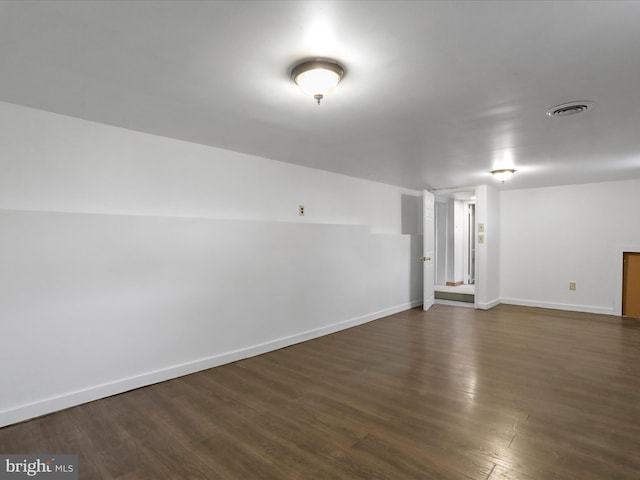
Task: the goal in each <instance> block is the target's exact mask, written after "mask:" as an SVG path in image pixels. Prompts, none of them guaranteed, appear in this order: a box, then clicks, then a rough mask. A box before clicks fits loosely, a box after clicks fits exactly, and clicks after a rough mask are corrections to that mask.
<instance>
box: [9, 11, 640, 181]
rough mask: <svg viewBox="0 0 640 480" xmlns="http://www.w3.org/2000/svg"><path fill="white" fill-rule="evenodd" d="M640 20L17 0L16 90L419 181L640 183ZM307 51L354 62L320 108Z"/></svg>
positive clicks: (153, 127) (85, 110) (12, 31)
mask: <svg viewBox="0 0 640 480" xmlns="http://www.w3.org/2000/svg"><path fill="white" fill-rule="evenodd" d="M639 25H640V2H620V3H618V2H613V1H606V2H596V1H586V2H570V1H553V2H543V1H532V2H525V1H517V2H515V1H514V2H484V1H471V2H453V1H448V2H426V1H425V2H420V1H409V2H402V1H398V0H394V1H378V2H374V1H353V2H349V1H338V2H327V1H320V2H303V1H291V2H286V1H278V2H275V1H251V2H248V1H247V2H243V1H230V2H222V1H215V2H214V1H209V2H207V1H194V2H191V1H157V2H153V1H145V2H143V1H130V2H124V1H121V2H116V1H106V2H101V1H92V2H88V1H86V2H82V1H78V2H76V1H46V2H45V1H38V2H30V1H16V2H11V1H3V2H1V3H0V100H2V101H6V102H10V103H16V104H20V105H26V106H31V107H35V108H39V109H43V110H48V111H52V112H57V113H62V114H66V115H71V116H74V117H80V118H84V119H89V120H93V121H97V122H103V123H106V124H111V125H117V126H122V127H126V128H130V129H134V130H139V131H143V132H150V133H154V134H157V135H163V136H167V137H173V138H178V139H184V140H188V141H192V142H197V143H202V144H207V145H212V146H216V147H222V148H226V149H231V150H236V151H240V152H245V153H250V154H255V155H260V156H263V157H267V158H271V159H275V160H282V161H285V162H291V163H297V164H300V165H306V166H310V167H315V168H319V169H323V170H329V171H333V172H338V173H343V174H347V175H352V176H356V177H361V178H367V179H372V180H377V181H380V182H384V183H390V184H395V185H402V186H406V187H411V188H418V189H422V188H425V187H426V188H437V189H440V188H454V187H460V186H468V185H477V184H482V183H490V184H491V183H494V184H495V182H494V180H493V179H492V178H490V176H489V174H488V173H487V172H488V171H489V170H491V169H492V168H495V167H500V166H505V165H506V166H513V167H514V168H516V169H517V170H518V173H516V175H515V176H514V178H513V179H512V180H510V181H509V182H508V183H505V184H504V185H501V184H496V185H498V186H499V188H504V189H509V188H526V187H537V186H549V185H561V184H571V183H585V182H598V181H607V180H618V179H626V178H640V26H639ZM308 57H329V58H334V59H336V60H339V61H340V62H342V63H343V64H344V66H345V68H346V71H347V73H346V76H345V78H344V80H343V82H342V83H341V84H340V85H339V86H338V88H337V89H336V91H335V92H334V93H333V94H332V95H331V96H328V97H327V98H326V99H325V100H324V101H323V103H322V105H320V106H317V105H316V104H315V102H314V100H313V99H312V98H307V97H305V96H304V95H303V94H302V93H301V92H300V91H299V89H298V88H297V86H296V85H295V84H294V83H293V82H292V81H291V80H290V78H289V72H290V70H291V67H292V66H293V65H294V64H295V63H296V61H298V60H300V59H303V58H308ZM577 100H590V101H593V102H594V105H595V107H594V108H593V109H592V110H590V111H588V112H587V113H584V114H581V115H577V116H572V117H566V118H551V117H548V116H546V115H545V111H546V110H547V109H548V108H550V107H552V106H554V105H557V104H561V103H565V102H570V101H577Z"/></svg>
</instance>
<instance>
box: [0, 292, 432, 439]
mask: <svg viewBox="0 0 640 480" xmlns="http://www.w3.org/2000/svg"><path fill="white" fill-rule="evenodd" d="M419 305H422V299H420V300H414V301H412V302H409V303H405V304H402V305H397V306H394V307H391V308H387V309H384V310H380V311H377V312H373V313H370V314H368V315H363V316H361V317H356V318H352V319H350V320H345V321H342V322H338V323H334V324H331V325H327V326H325V327H320V328H316V329H313V330H308V331H306V332H302V333H298V334H295V335H291V336H288V337H283V338H279V339H277V340H271V341H269V342H265V343H261V344H257V345H254V346H252V347H248V348H244V349H240V350H234V351H231V352H225V353H221V354H219V355H213V356H211V357H207V358H203V359H200V360H194V361H192V362H187V363H183V364H179V365H173V366H171V367H167V368H163V369H160V370H155V371H152V372H148V373H145V374H142V375H136V376H134V377H128V378H123V379H120V380H116V381H114V382H109V383H104V384H101V385H95V386H92V387H89V388H86V389H82V390H76V391H73V392H68V393H65V394H63V395H58V396H55V397H49V398H45V399H43V400H38V401H36V402H33V403H29V404H24V405H19V406H17V407H15V408H10V409H7V410H3V411H1V412H0V427H5V426H7V425H12V424H14V423H19V422H23V421H25V420H29V419H31V418H35V417H39V416H41V415H46V414H48V413H53V412H57V411H59V410H64V409H65V408H69V407H74V406H76V405H81V404H83V403H87V402H92V401H94V400H98V399H100V398H105V397H109V396H111V395H117V394H119V393H124V392H127V391H129V390H134V389H136V388H140V387H146V386H148V385H153V384H154V383H159V382H164V381H166V380H170V379H172V378H177V377H181V376H183V375H189V374H191V373H195V372H199V371H201V370H207V369H209V368H213V367H218V366H220V365H224V364H227V363H231V362H236V361H238V360H243V359H245V358H250V357H254V356H256V355H261V354H263V353H267V352H271V351H274V350H278V349H280V348H284V347H288V346H291V345H295V344H296V343H300V342H304V341H307V340H311V339H313V338H318V337H322V336H324V335H329V334H331V333H335V332H338V331H340V330H345V329H347V328H352V327H355V326H358V325H362V324H364V323H367V322H371V321H373V320H378V319H380V318H383V317H387V316H389V315H393V314H394V313H399V312H403V311H405V310H409V309H411V308H414V307H417V306H419Z"/></svg>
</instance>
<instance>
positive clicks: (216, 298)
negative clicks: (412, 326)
mask: <svg viewBox="0 0 640 480" xmlns="http://www.w3.org/2000/svg"><path fill="white" fill-rule="evenodd" d="M0 169H1V171H2V175H0V229H1V231H2V235H1V236H0V265H1V266H2V268H1V269H0V322H1V326H2V337H3V346H2V349H0V368H1V370H0V382H1V384H2V385H3V389H2V393H1V395H0V425H6V424H9V423H13V422H17V421H20V420H24V419H26V418H30V417H32V416H35V415H40V414H43V413H47V412H50V411H53V410H56V409H60V408H64V407H67V406H70V405H74V404H77V403H81V402H84V401H89V400H93V399H95V398H99V397H101V396H105V395H110V394H113V393H118V392H122V391H125V390H128V389H131V388H136V387H139V386H142V385H146V384H149V383H153V382H157V381H161V380H164V379H167V378H171V377H174V376H177V375H181V374H185V373H189V372H193V371H197V370H199V369H203V368H208V367H211V366H215V365H219V364H221V363H225V362H229V361H233V360H236V359H239V358H244V357H246V356H250V355H254V354H258V353H261V352H264V351H268V350H271V349H274V348H279V347H281V346H284V345H289V344H292V343H295V342H298V341H302V340H305V339H308V338H313V337H314V336H318V335H322V334H325V333H329V332H332V331H336V330H339V329H342V328H347V327H349V326H352V325H356V324H358V323H362V322H365V321H369V320H372V319H375V318H379V317H381V316H384V315H386V314H389V313H393V312H396V311H401V310H404V309H407V308H410V307H411V306H415V305H419V304H420V303H421V301H422V298H421V296H422V278H421V274H422V271H421V265H420V263H419V262H418V261H417V258H418V257H419V256H420V255H421V251H422V239H421V235H420V233H421V230H420V226H419V225H420V223H421V222H419V221H418V220H419V219H418V218H417V217H418V216H420V215H421V208H420V202H421V193H420V192H416V191H412V190H404V189H400V188H396V187H391V186H388V185H382V184H378V183H374V182H368V181H364V180H358V179H354V178H350V177H346V176H341V175H336V174H331V173H327V172H322V171H318V170H312V169H308V168H304V167H298V166H294V165H290V164H285V163H281V162H275V161H272V160H268V159H264V158H259V157H255V156H250V155H243V154H239V153H234V152H229V151H225V150H221V149H216V148H211V147H206V146H202V145H195V144H190V143H186V142H181V141H177V140H172V139H167V138H162V137H157V136H153V135H147V134H143V133H139V132H133V131H129V130H124V129H120V128H115V127H110V126H106V125H100V124H95V123H91V122H87V121H83V120H79V119H74V118H69V117H64V116H60V115H55V114H51V113H46V112H41V111H37V110H32V109H28V108H24V107H19V106H15V105H9V104H0ZM299 204H304V205H305V210H306V216H305V217H298V212H297V209H298V205H299ZM6 386H9V388H5V387H6Z"/></svg>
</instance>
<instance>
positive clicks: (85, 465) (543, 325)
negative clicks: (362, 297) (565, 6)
mask: <svg viewBox="0 0 640 480" xmlns="http://www.w3.org/2000/svg"><path fill="white" fill-rule="evenodd" d="M0 452H1V453H59V454H60V453H77V454H78V455H79V462H80V478H81V479H111V478H118V479H192V478H193V479H325V478H326V479H330V478H336V479H476V480H498V479H513V480H516V479H517V480H525V479H540V480H556V479H557V480H561V479H566V480H588V479H620V480H624V479H629V480H631V479H633V480H638V479H639V478H640V321H638V320H631V319H622V318H619V317H607V316H600V315H589V314H580V313H572V312H561V311H554V310H541V309H533V308H525V307H514V306H508V305H501V306H499V307H496V308H494V309H492V310H490V311H476V310H473V309H468V308H457V307H450V306H443V305H436V306H434V307H433V308H432V309H431V310H430V311H429V312H427V313H424V312H422V311H421V310H419V309H414V310H410V311H407V312H403V313H400V314H397V315H393V316H391V317H387V318H384V319H382V320H378V321H375V322H371V323H368V324H366V325H363V326H360V327H357V328H352V329H350V330H346V331H343V332H339V333H336V334H333V335H329V336H326V337H323V338H320V339H316V340H313V341H310V342H306V343H303V344H299V345H295V346H292V347H289V348H285V349H282V350H279V351H277V352H272V353H268V354H265V355H261V356H259V357H255V358H251V359H248V360H244V361H240V362H237V363H234V364H230V365H225V366H222V367H218V368H215V369H211V370H207V371H204V372H200V373H197V374H193V375H189V376H186V377H182V378H178V379H175V380H171V381H168V382H164V383H161V384H157V385H153V386H150V387H147V388H142V389H139V390H135V391H132V392H128V393H125V394H122V395H117V396H114V397H110V398H106V399H103V400H99V401H96V402H92V403H89V404H86V405H81V406H79V407H75V408H71V409H68V410H65V411H62V412H58V413H55V414H52V415H48V416H45V417H41V418H38V419H35V420H31V421H29V422H25V423H22V424H19V425H13V426H9V427H6V428H3V429H0Z"/></svg>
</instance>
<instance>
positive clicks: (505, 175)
mask: <svg viewBox="0 0 640 480" xmlns="http://www.w3.org/2000/svg"><path fill="white" fill-rule="evenodd" d="M514 173H516V171H515V170H514V169H513V168H500V169H498V170H491V175H493V177H494V178H495V179H496V180H498V181H499V182H502V183H504V182H506V181H507V180H509V179H510V178H511V177H512V176H513V174H514Z"/></svg>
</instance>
